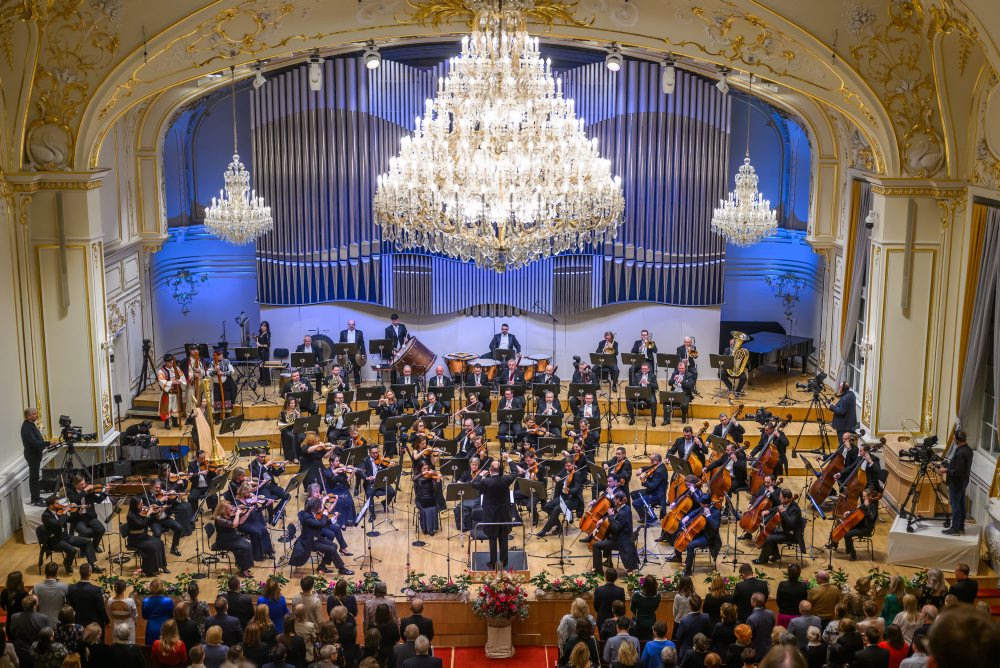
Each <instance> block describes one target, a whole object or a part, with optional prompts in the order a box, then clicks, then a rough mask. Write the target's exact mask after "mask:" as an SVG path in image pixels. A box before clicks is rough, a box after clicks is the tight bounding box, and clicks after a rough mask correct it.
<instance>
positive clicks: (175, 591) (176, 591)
mask: <svg viewBox="0 0 1000 668" xmlns="http://www.w3.org/2000/svg"><path fill="white" fill-rule="evenodd" d="M193 579H194V578H192V577H191V574H190V573H181V574H180V575H178V576H177V580H175V581H173V582H171V581H170V580H163V579H160V582H162V583H163V593H164V594H166V595H167V596H181V595H183V594H186V593H187V588H188V585H189V584H190V583H191V581H192V580H193ZM119 581H124V582H125V585H126V588H128V589H131V590H132V595H133V596H148V595H149V583H150V582H152V580H147V579H143V578H142V577H140V576H138V575H133V576H132V577H129V578H123V577H121V576H118V575H101V576H99V577H98V578H97V584H98V585H99V586H100V587H101V589H103V590H104V591H105V592H106V593H108V594H111V593H113V592H114V591H115V583H117V582H119Z"/></svg>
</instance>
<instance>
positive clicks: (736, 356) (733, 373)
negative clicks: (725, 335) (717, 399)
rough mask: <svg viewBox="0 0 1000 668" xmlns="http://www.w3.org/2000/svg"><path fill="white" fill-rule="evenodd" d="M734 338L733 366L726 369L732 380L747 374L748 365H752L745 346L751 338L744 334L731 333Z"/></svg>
mask: <svg viewBox="0 0 1000 668" xmlns="http://www.w3.org/2000/svg"><path fill="white" fill-rule="evenodd" d="M730 336H732V337H733V349H732V351H731V352H732V355H733V366H732V367H730V368H728V369H726V373H727V374H729V377H730V378H739V377H740V376H742V375H743V374H744V373H746V370H747V365H748V364H749V363H750V353H749V351H747V349H746V348H744V347H743V344H744V343H746V342H747V341H749V340H750V336H749V335H747V334H744V333H743V332H735V331H734V332H730Z"/></svg>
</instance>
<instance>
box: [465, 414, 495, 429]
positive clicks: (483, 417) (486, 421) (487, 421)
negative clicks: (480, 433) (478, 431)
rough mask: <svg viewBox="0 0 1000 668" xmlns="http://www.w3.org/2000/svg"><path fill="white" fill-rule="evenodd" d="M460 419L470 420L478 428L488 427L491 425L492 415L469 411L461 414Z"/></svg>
mask: <svg viewBox="0 0 1000 668" xmlns="http://www.w3.org/2000/svg"><path fill="white" fill-rule="evenodd" d="M462 418H463V419H469V420H472V422H473V423H475V424H476V425H477V426H479V427H488V426H490V425H491V424H493V414H492V413H487V412H486V411H469V412H468V413H463V414H462Z"/></svg>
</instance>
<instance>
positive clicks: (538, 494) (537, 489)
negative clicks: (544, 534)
mask: <svg viewBox="0 0 1000 668" xmlns="http://www.w3.org/2000/svg"><path fill="white" fill-rule="evenodd" d="M515 483H516V484H517V491H519V492H520V493H521V495H522V496H526V497H528V500H529V505H528V513H529V514H530V515H531V518H532V525H534V517H535V504H536V503H538V502H539V501H541V502H542V503H545V501H546V500H547V499H546V490H545V487H546V485H545V483H544V482H543V481H541V480H528V479H527V478H518V479H517V480H516V481H515ZM521 523H522V524H524V520H521Z"/></svg>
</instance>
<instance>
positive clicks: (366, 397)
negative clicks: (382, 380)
mask: <svg viewBox="0 0 1000 668" xmlns="http://www.w3.org/2000/svg"><path fill="white" fill-rule="evenodd" d="M384 394H385V386H383V385H369V386H366V387H357V388H355V398H356V399H357V400H358V401H378V400H379V399H381V398H382V395H384Z"/></svg>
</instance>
